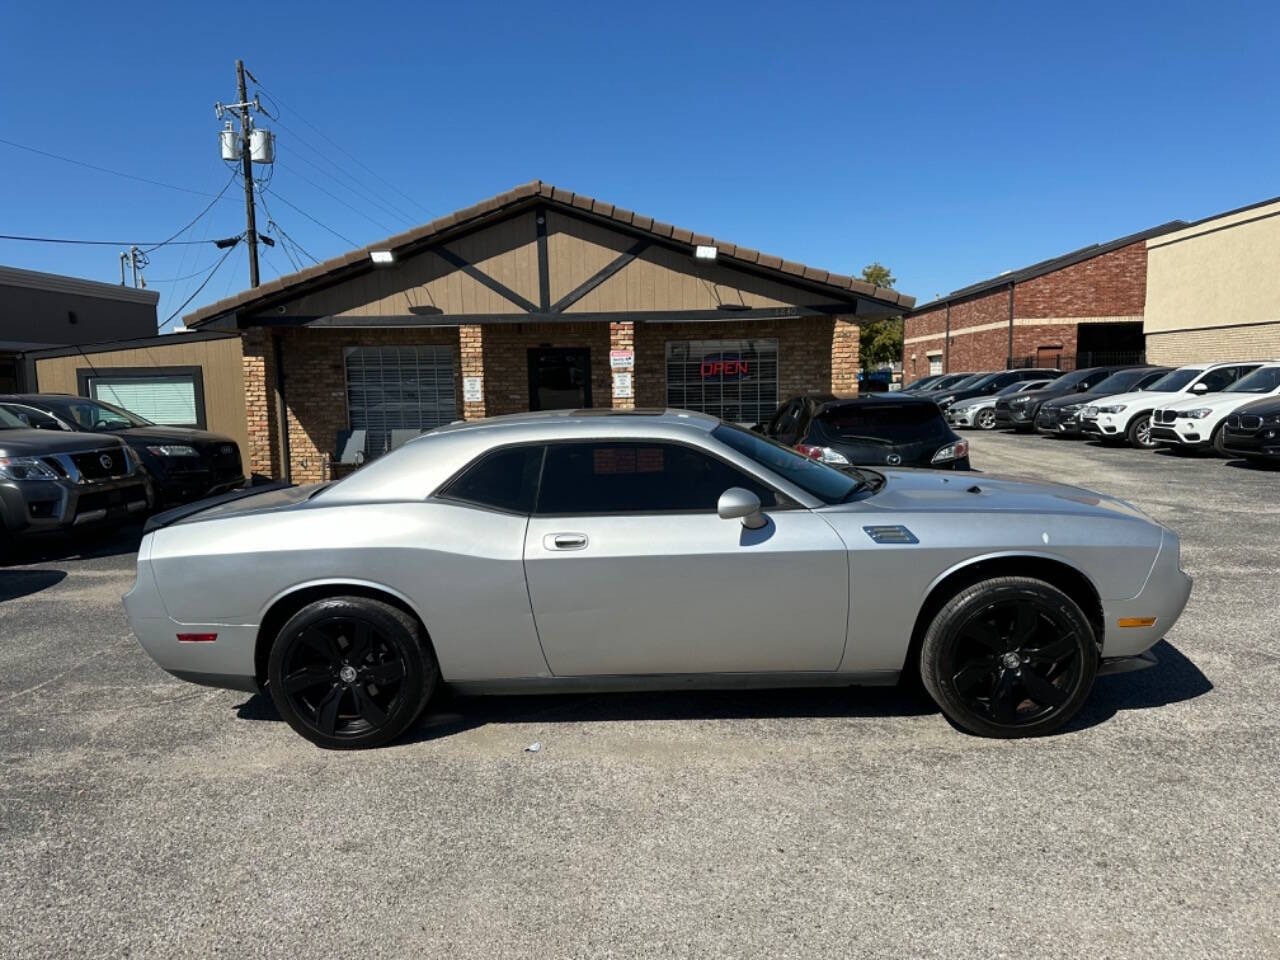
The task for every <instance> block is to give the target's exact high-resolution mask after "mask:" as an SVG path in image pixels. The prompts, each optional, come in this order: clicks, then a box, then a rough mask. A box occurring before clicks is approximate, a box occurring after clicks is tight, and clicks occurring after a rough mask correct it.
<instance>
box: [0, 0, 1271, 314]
mask: <svg viewBox="0 0 1280 960" xmlns="http://www.w3.org/2000/svg"><path fill="white" fill-rule="evenodd" d="M3 24H4V26H3V37H0V80H2V81H3V89H4V91H5V96H4V106H3V108H0V138H3V139H6V140H11V141H16V142H20V143H23V144H27V145H29V146H32V147H36V148H38V149H41V150H45V151H47V152H50V153H55V154H60V155H62V156H66V157H71V158H74V159H77V160H81V161H85V162H88V163H92V164H96V165H99V166H102V167H107V168H110V169H112V170H116V171H121V172H127V173H130V174H133V175H135V176H138V177H144V178H147V179H151V180H157V181H163V182H165V183H168V184H173V185H177V186H181V187H184V188H186V189H188V190H191V191H195V193H184V192H181V191H177V190H170V189H164V188H161V187H156V186H152V185H149V184H144V183H139V182H135V181H130V180H126V179H122V178H119V177H115V176H111V175H108V174H104V173H98V172H95V171H92V170H88V169H85V168H83V167H77V166H72V165H69V164H66V163H62V162H59V161H56V160H52V159H49V158H46V157H41V156H38V155H35V154H32V153H30V152H27V151H23V150H19V149H15V148H13V147H10V146H6V145H4V144H0V172H3V176H2V177H0V233H4V234H27V235H36V236H47V237H70V238H80V239H105V240H112V241H125V240H127V241H158V240H163V239H164V238H166V237H168V236H169V235H170V234H172V233H173V232H174V231H175V230H177V229H178V228H179V227H181V226H183V225H184V224H185V223H187V222H188V221H189V220H190V219H191V218H192V217H194V216H195V215H196V214H197V213H198V212H199V211H200V210H201V209H202V208H203V207H204V206H205V205H206V204H207V203H208V202H209V201H208V198H207V197H205V196H201V195H200V194H209V195H213V194H216V193H217V192H218V190H220V189H221V188H222V186H223V185H224V184H225V183H226V182H227V180H228V178H229V176H230V174H229V172H228V171H227V170H226V168H225V167H224V165H223V164H222V162H221V160H220V159H219V158H218V155H217V140H216V137H217V130H218V128H219V124H218V122H217V120H216V119H215V117H214V114H213V108H212V105H213V102H214V101H215V100H219V99H220V100H223V101H227V100H230V99H232V98H233V95H234V92H235V91H234V61H235V59H236V57H237V56H239V57H243V58H244V59H245V61H246V63H247V65H248V66H249V69H250V70H251V71H252V72H253V73H254V74H255V75H256V76H257V77H258V79H259V80H260V81H261V83H262V84H263V86H264V87H265V89H266V90H267V91H269V92H271V93H273V94H275V95H276V98H277V100H276V105H277V106H278V109H279V121H278V122H276V123H272V122H270V121H263V122H264V124H265V125H266V126H269V127H272V128H274V129H275V131H276V133H277V136H278V157H279V160H280V162H279V163H278V164H277V166H276V169H275V171H274V175H273V180H272V182H271V185H270V188H269V189H270V190H272V191H275V195H277V196H278V197H280V198H282V202H279V203H275V202H272V201H273V194H272V193H270V192H269V193H268V194H267V199H268V203H270V204H271V212H272V213H273V214H274V215H275V217H276V219H277V221H278V222H279V224H280V225H281V226H282V227H283V228H284V230H285V231H287V232H288V234H289V235H290V236H292V237H293V238H294V239H295V240H296V241H297V242H298V243H299V244H300V245H301V247H302V248H304V249H305V250H306V251H308V252H309V253H311V254H312V255H314V256H316V257H318V258H320V259H324V258H326V257H329V256H333V255H335V254H338V253H341V252H343V251H344V250H346V249H348V244H347V243H346V242H345V241H343V240H341V239H339V238H338V237H337V236H335V235H334V233H331V232H329V231H328V230H326V229H324V228H322V227H321V226H318V225H317V224H316V223H315V222H313V221H312V220H309V219H307V218H306V217H304V216H303V215H302V214H301V213H299V212H297V210H295V209H291V208H290V207H289V206H287V205H286V203H285V202H283V201H284V200H287V201H289V202H291V203H292V204H294V206H295V207H296V208H298V209H300V210H302V211H305V212H306V213H307V214H309V215H310V217H312V218H314V219H315V220H316V221H319V222H320V223H323V224H324V225H325V226H326V227H328V228H330V229H331V230H332V231H335V232H336V233H337V234H341V235H342V236H344V237H346V238H349V239H351V240H353V241H356V242H357V243H359V244H365V243H370V242H373V241H376V240H378V239H381V238H382V237H384V236H386V235H388V234H389V233H391V232H397V231H399V230H401V229H404V228H405V227H406V226H408V225H409V224H410V223H419V222H423V221H425V220H427V219H430V217H431V216H434V215H439V214H442V213H447V212H449V211H451V210H454V209H457V208H459V207H462V206H467V205H469V204H471V203H474V202H475V201H477V200H480V199H483V198H485V197H488V196H491V195H493V194H495V193H499V192H501V191H503V190H506V189H508V188H510V187H511V186H513V185H515V184H517V183H522V182H525V181H527V180H531V179H535V178H541V179H543V180H547V181H550V182H552V183H555V184H556V185H558V186H564V187H566V188H568V189H571V190H576V191H578V192H581V193H587V194H590V195H593V196H596V197H599V198H601V199H604V200H608V201H610V202H614V203H617V204H619V205H621V206H626V207H630V208H632V209H635V210H637V211H640V212H643V213H645V214H648V215H650V216H655V217H658V218H659V219H662V220H666V221H668V222H674V223H676V224H678V225H680V226H684V227H688V228H691V229H694V230H698V231H702V232H705V233H711V234H713V235H715V236H717V237H722V238H724V239H726V240H730V241H733V242H736V243H741V244H744V245H748V246H753V247H757V248H759V249H762V250H765V251H768V252H771V253H776V254H780V255H783V256H786V257H788V258H790V259H794V260H800V261H803V262H806V263H809V264H812V265H815V266H821V267H825V268H827V269H831V270H836V271H841V272H850V273H856V272H857V271H858V270H860V269H861V267H862V266H863V265H865V264H867V263H869V262H871V261H873V260H879V261H881V262H883V263H885V264H887V265H888V266H889V267H890V268H891V269H892V270H893V272H894V274H895V275H896V276H897V278H898V284H897V285H898V287H899V289H901V290H904V291H906V292H908V293H912V294H915V295H916V296H917V297H919V298H920V299H921V300H924V299H927V298H931V297H932V296H933V295H934V294H935V293H938V292H945V291H948V290H951V289H954V288H956V287H959V286H962V285H964V284H967V283H970V282H972V281H975V280H978V279H982V278H985V277H987V276H991V275H993V274H996V273H999V272H1000V271H1002V270H1006V269H1011V268H1016V267H1019V266H1023V265H1025V264H1027V263H1031V262H1034V261H1036V260H1039V259H1042V258H1044V257H1048V256H1052V255H1055V254H1058V253H1062V252H1065V251H1067V250H1069V249H1072V248H1075V247H1078V246H1082V245H1084V244H1087V243H1092V242H1095V241H1102V240H1107V239H1111V238H1113V237H1116V236H1121V235H1123V234H1126V233H1129V232H1132V231H1135V230H1140V229H1142V228H1144V227H1147V226H1151V225H1153V224H1157V223H1161V222H1163V221H1165V220H1169V219H1174V218H1179V217H1180V218H1183V219H1194V218H1198V217H1201V216H1206V215H1209V214H1212V213H1215V212H1218V211H1221V210H1225V209H1228V208H1231V207H1235V206H1239V205H1242V204H1246V203H1251V202H1254V201H1256V200H1260V199H1263V198H1266V197H1270V196H1274V195H1277V194H1280V177H1278V176H1277V172H1278V169H1280V168H1278V162H1277V158H1278V157H1280V123H1278V122H1277V113H1276V104H1277V103H1278V102H1280V71H1277V70H1276V69H1275V64H1276V53H1275V51H1276V48H1277V40H1278V39H1280V8H1277V7H1276V6H1275V5H1274V4H1263V3H1252V4H1245V5H1237V4H1233V3H1230V2H1219V3H1213V4H1208V3H1202V4H1181V3H1150V4H1147V3H1134V4H1127V3H1107V4H1087V3H1072V4H1052V5H1049V4H1045V5H1040V4H1035V3H1016V4H970V3H939V4H925V3H877V4H854V3H846V4H832V5H825V4H802V3H791V4H783V3H771V4H755V3H749V2H736V3H729V4H716V3H710V2H704V3H700V4H699V3H688V2H685V3H679V4H666V3H657V2H647V3H643V4H627V5H621V4H608V3H591V4H577V3H566V4H543V5H539V4H519V3H512V4H490V3H466V4H457V3H448V4H446V3H416V4H414V3H382V2H377V0H367V2H365V3H362V4H350V3H344V4H342V5H337V4H328V3H325V2H312V3H300V4H295V3H282V2H273V3H270V4H260V5H253V6H245V7H236V6H234V5H232V6H225V5H214V4H207V3H201V4H185V3H181V4H172V3H170V4H156V5H152V4H148V3H141V2H140V3H133V4H130V5H127V6H124V7H121V6H119V5H109V4H101V3H79V2H77V3H58V4H49V3H46V4H10V5H8V7H7V9H6V12H5V14H4V18H3ZM264 102H266V103H270V102H271V101H270V100H267V99H266V98H264ZM326 137H328V138H331V139H332V140H333V141H336V142H338V143H341V144H342V145H343V148H344V149H345V150H347V151H348V152H349V153H350V154H352V155H354V156H355V157H358V158H359V161H360V164H363V165H364V166H361V165H360V164H357V163H356V162H355V161H354V160H352V159H351V158H350V157H348V156H346V155H344V154H343V153H341V152H339V151H338V150H337V149H336V148H334V147H332V146H331V145H330V143H329V142H328V141H327V140H326V139H325V138H326ZM335 164H336V166H335ZM366 167H367V168H368V169H365V168H366ZM370 170H372V171H374V172H375V173H376V175H377V176H375V175H374V174H373V173H370V172H369V171H370ZM344 171H345V172H344ZM379 177H380V178H383V179H378V178H379ZM384 180H385V181H386V182H387V183H390V184H393V185H394V186H395V188H396V189H393V188H392V187H390V186H387V183H384V182H383V181H384ZM237 189H238V188H237V186H234V185H233V187H232V189H231V190H229V191H228V192H227V194H226V196H227V198H229V199H226V200H223V201H220V202H218V203H215V204H214V208H213V210H212V211H211V212H210V214H209V215H208V216H207V217H205V218H204V219H203V220H201V221H200V222H199V223H198V224H197V225H196V226H195V227H194V228H193V230H192V231H190V232H189V233H187V234H184V235H183V237H182V239H196V240H199V239H202V238H205V237H215V236H228V235H234V234H235V233H238V232H239V231H240V230H242V229H243V217H244V213H243V201H242V197H241V195H240V194H238V193H237V192H236V190H237ZM397 191H402V192H403V195H402V194H401V192H397ZM406 195H407V196H406ZM370 196H372V197H373V198H374V199H376V200H378V202H379V203H380V204H381V208H380V207H379V206H378V205H375V204H374V203H372V202H370V200H369V199H368V198H369V197H370ZM335 198H338V199H335ZM408 198H412V200H410V199H408ZM383 208H389V209H383ZM260 216H261V214H260ZM264 219H265V218H264ZM375 221H377V222H375ZM388 228H389V229H388ZM220 255H221V254H220V252H219V251H217V250H216V249H214V248H213V247H212V245H208V244H206V245H203V246H176V245H175V246H170V247H166V248H163V249H160V250H157V251H155V252H153V253H152V254H151V257H150V259H151V266H150V267H149V268H148V270H147V271H146V276H147V277H148V281H149V285H150V286H152V288H153V289H157V290H159V291H161V294H162V297H161V301H160V318H161V319H162V320H163V319H164V318H165V317H167V316H168V315H169V313H171V312H172V311H173V310H175V309H177V307H178V306H179V305H180V304H181V303H182V301H183V300H184V299H185V298H186V297H187V296H189V295H190V294H191V293H192V292H193V290H194V289H195V288H196V286H198V285H199V283H200V282H201V280H202V279H203V277H204V274H203V273H202V271H203V270H205V269H207V268H208V267H210V266H211V265H212V264H213V263H214V262H215V261H216V260H217V259H218V257H219V256H220ZM266 256H267V262H266V263H264V268H263V274H264V278H272V277H274V276H276V275H277V272H289V271H290V269H291V268H290V267H289V262H288V260H287V259H286V258H285V256H284V254H283V252H282V251H281V249H280V248H278V247H277V248H276V249H274V250H268V251H267V254H266ZM0 263H3V264H7V265H12V266H21V267H28V268H31V269H37V270H46V271H50V272H58V273H69V274H75V275H78V276H85V277H91V278H95V279H101V280H107V281H112V280H118V278H119V260H118V248H116V247H110V246H108V247H72V246H55V245H43V244H29V243H19V242H10V241H3V240H0ZM192 273H195V274H196V275H195V276H193V277H190V278H189V279H186V280H178V281H177V282H167V281H169V280H171V279H173V278H181V277H185V276H187V275H189V274H192ZM247 284H248V280H247V266H246V263H245V252H244V248H243V247H240V248H239V249H237V250H236V251H234V252H233V253H232V254H231V257H230V259H229V260H228V261H227V262H226V263H225V264H224V265H223V266H222V268H221V269H220V270H219V271H218V272H217V273H216V274H215V275H214V276H213V277H212V279H211V280H210V281H209V282H208V284H207V286H206V287H205V288H204V290H203V291H202V293H201V294H200V295H199V296H197V297H196V298H195V299H194V300H193V301H192V303H191V305H190V306H189V307H188V308H187V310H186V311H184V312H188V311H190V310H192V309H194V308H195V307H197V306H199V305H201V304H202V303H207V302H210V301H212V300H215V299H218V298H220V297H222V296H225V295H227V294H229V293H233V292H235V291H237V290H239V289H242V288H243V287H245V286H247Z"/></svg>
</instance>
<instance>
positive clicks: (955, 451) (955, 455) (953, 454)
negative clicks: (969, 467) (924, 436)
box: [932, 440, 969, 463]
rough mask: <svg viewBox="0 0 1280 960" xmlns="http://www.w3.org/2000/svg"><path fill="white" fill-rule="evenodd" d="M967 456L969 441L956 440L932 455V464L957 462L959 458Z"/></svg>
mask: <svg viewBox="0 0 1280 960" xmlns="http://www.w3.org/2000/svg"><path fill="white" fill-rule="evenodd" d="M968 455H969V441H968V440H957V441H956V442H955V443H948V444H947V445H946V446H945V447H943V448H942V449H941V450H939V451H938V452H937V453H935V454H934V455H933V461H932V462H933V463H945V462H946V461H947V460H959V459H960V458H961V457H967V456H968Z"/></svg>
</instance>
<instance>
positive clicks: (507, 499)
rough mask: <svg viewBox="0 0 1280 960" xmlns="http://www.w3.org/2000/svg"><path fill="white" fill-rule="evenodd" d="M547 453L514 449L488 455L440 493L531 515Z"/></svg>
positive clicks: (483, 505)
mask: <svg viewBox="0 0 1280 960" xmlns="http://www.w3.org/2000/svg"><path fill="white" fill-rule="evenodd" d="M545 449H546V448H545V447H541V446H533V447H511V448H509V449H507V450H496V451H494V452H493V453H488V454H485V455H484V456H482V457H481V458H480V459H479V460H477V461H475V463H473V464H471V466H469V467H467V469H466V470H464V471H463V472H462V474H460V475H459V476H458V477H456V478H454V480H453V481H452V482H451V483H450V484H449V485H448V486H447V487H445V488H444V489H443V490H441V491H440V496H442V497H446V498H447V499H449V500H461V501H463V502H464V503H474V504H478V505H479V506H482V507H493V508H494V509H497V510H509V511H511V512H512V513H532V512H533V498H534V495H535V493H536V491H537V489H538V471H539V470H540V468H541V467H542V452H543V450H545Z"/></svg>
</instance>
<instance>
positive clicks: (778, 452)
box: [711, 423, 861, 503]
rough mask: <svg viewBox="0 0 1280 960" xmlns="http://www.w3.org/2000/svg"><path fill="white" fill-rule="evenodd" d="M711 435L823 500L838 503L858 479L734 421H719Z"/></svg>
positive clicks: (850, 490)
mask: <svg viewBox="0 0 1280 960" xmlns="http://www.w3.org/2000/svg"><path fill="white" fill-rule="evenodd" d="M711 435H712V436H713V437H715V438H716V439H717V440H719V441H720V442H721V443H723V444H724V445H725V446H728V447H732V448H733V449H734V450H737V451H738V452H739V453H741V454H742V455H743V456H746V457H750V458H751V459H752V460H754V461H755V462H756V463H758V464H760V466H762V467H764V468H765V469H766V470H770V471H772V472H773V473H776V474H777V475H778V476H780V477H782V478H783V479H785V480H789V481H790V482H791V483H794V484H795V485H796V486H797V487H799V488H800V489H801V490H804V491H807V492H808V493H811V494H813V495H814V496H815V497H817V498H818V499H819V500H821V501H823V502H824V503H840V502H841V501H842V500H844V499H845V498H846V497H847V496H849V495H850V494H851V493H853V491H854V490H856V489H857V488H858V485H859V483H860V482H861V480H860V479H859V478H858V477H857V476H855V475H853V474H849V473H844V472H843V471H840V470H837V469H836V468H835V467H829V466H827V465H826V464H825V463H819V462H818V461H817V460H810V459H809V458H808V457H805V456H801V455H800V454H798V453H796V452H795V451H794V450H792V449H791V448H790V447H784V446H783V445H782V444H780V443H776V442H775V441H773V440H769V439H767V438H766V437H762V436H760V435H759V434H758V433H752V432H751V431H749V430H744V429H742V428H741V427H738V426H734V425H733V424H728V423H722V424H721V425H720V426H718V427H716V428H715V429H714V430H713V431H711Z"/></svg>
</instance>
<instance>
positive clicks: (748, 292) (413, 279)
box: [266, 210, 841, 317]
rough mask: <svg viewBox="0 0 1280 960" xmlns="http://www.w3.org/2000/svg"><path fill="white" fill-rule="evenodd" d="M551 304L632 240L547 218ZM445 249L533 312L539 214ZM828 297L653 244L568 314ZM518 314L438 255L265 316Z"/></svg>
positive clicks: (552, 214)
mask: <svg viewBox="0 0 1280 960" xmlns="http://www.w3.org/2000/svg"><path fill="white" fill-rule="evenodd" d="M545 216H546V226H547V263H548V273H549V289H550V302H551V303H552V304H554V303H556V302H557V301H558V300H560V299H561V298H562V297H565V296H566V295H567V294H569V293H571V292H572V291H574V290H576V289H577V288H578V287H580V286H581V285H582V284H584V283H585V282H586V281H588V280H590V279H591V278H592V277H593V276H595V275H596V274H597V273H599V272H600V271H601V270H603V269H604V268H605V267H607V266H609V265H610V264H611V263H613V262H614V261H615V260H616V259H617V258H618V257H619V256H621V255H623V254H624V253H626V252H627V251H628V250H630V249H631V248H632V247H633V246H634V245H635V244H636V241H637V237H635V236H634V235H632V234H629V233H625V232H622V231H618V230H613V229H610V228H609V227H608V226H606V225H603V224H596V223H592V222H589V221H586V220H583V219H580V218H578V217H574V216H570V215H567V214H564V213H561V212H559V211H556V210H547V211H546V213H545ZM444 247H445V249H447V250H448V251H450V252H451V253H453V254H455V255H456V256H457V257H460V258H461V259H462V260H464V261H466V262H467V263H468V264H470V265H472V266H473V267H475V268H476V269H478V270H480V271H482V272H483V273H485V274H486V275H487V276H489V277H491V278H492V279H493V280H496V281H497V282H498V283H499V284H501V285H503V286H505V287H507V288H509V289H510V290H511V291H512V292H513V293H515V294H516V295H518V296H519V297H522V298H523V299H524V300H526V301H528V302H529V303H532V304H534V305H537V304H538V300H539V275H538V241H537V226H536V221H535V213H534V212H533V211H526V212H524V213H522V214H519V215H517V216H514V217H511V218H509V219H507V220H502V221H500V222H498V223H494V224H492V225H490V226H488V227H485V228H484V229H482V230H478V231H476V232H475V233H471V234H467V235H466V236H463V237H460V238H458V239H455V240H452V241H450V242H448V243H446V244H445V245H444ZM840 302H841V301H838V300H836V299H835V298H833V297H829V296H824V295H822V294H817V293H812V292H809V291H807V290H803V289H799V288H796V287H791V286H789V285H787V284H785V283H781V282H778V281H775V280H771V279H767V278H764V277H757V276H754V275H752V274H750V273H747V272H745V271H741V270H735V269H732V268H730V267H726V266H723V265H721V264H716V263H705V262H700V261H697V260H695V259H694V258H692V257H690V256H688V255H686V254H683V253H680V252H678V251H675V250H671V249H668V248H666V247H662V246H660V245H658V244H657V243H650V244H649V246H648V247H646V248H645V249H644V250H643V252H642V253H641V254H640V255H639V256H638V257H637V258H636V259H635V260H633V261H631V262H630V263H629V264H628V265H627V266H625V267H624V268H623V269H621V270H619V271H618V272H617V273H616V274H614V275H613V276H611V277H609V279H607V280H605V281H604V282H603V283H601V284H600V285H599V286H597V287H596V288H594V289H593V290H591V291H590V292H589V293H587V294H586V295H585V296H583V297H582V298H581V299H579V300H578V301H576V302H574V303H573V304H570V305H569V306H568V307H566V308H565V315H566V317H568V316H571V315H573V314H575V313H622V312H637V311H672V310H714V309H716V308H718V307H719V306H721V305H722V304H733V305H739V306H746V307H754V308H769V307H791V306H800V305H806V304H828V305H838V304H840ZM522 312H523V308H522V306H521V305H520V304H519V303H517V302H515V301H513V300H511V299H509V298H507V297H505V296H503V295H502V294H501V293H500V292H498V291H495V290H493V289H491V288H490V287H487V286H485V285H484V284H483V283H481V282H480V281H479V280H477V279H475V278H474V277H472V276H469V275H468V274H467V272H465V271H464V270H462V269H460V268H458V267H455V266H454V265H453V264H451V263H449V262H448V261H447V260H445V259H444V258H442V257H441V256H440V255H439V254H438V253H436V252H434V251H430V250H429V251H426V252H424V253H421V254H417V255H416V256H413V257H411V258H409V259H406V260H404V261H403V262H399V263H396V264H393V265H392V266H389V267H385V268H382V269H375V270H371V271H369V272H368V273H365V274H363V275H361V276H359V277H355V278H353V279H351V280H346V281H343V282H342V283H338V284H335V285H334V286H331V287H327V288H325V289H322V290H318V291H315V292H312V293H308V294H304V295H302V296H300V297H298V298H297V299H295V300H293V301H290V302H288V303H286V304H285V306H284V310H283V311H281V310H279V309H278V308H273V309H272V311H271V312H270V313H268V314H266V315H267V316H277V317H279V316H284V317H289V316H294V317H326V316H333V317H392V316H404V315H406V314H411V313H421V314H422V315H424V316H431V315H440V314H443V315H446V316H468V315H477V314H480V315H485V314H518V313H522Z"/></svg>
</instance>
